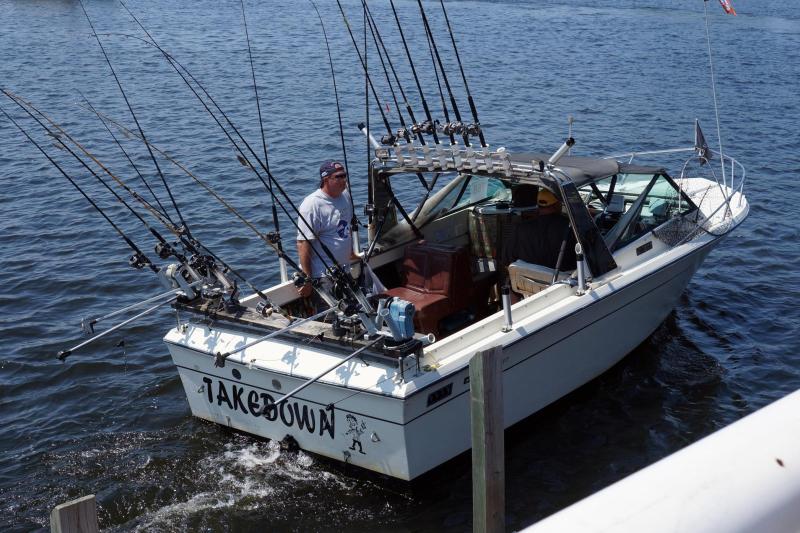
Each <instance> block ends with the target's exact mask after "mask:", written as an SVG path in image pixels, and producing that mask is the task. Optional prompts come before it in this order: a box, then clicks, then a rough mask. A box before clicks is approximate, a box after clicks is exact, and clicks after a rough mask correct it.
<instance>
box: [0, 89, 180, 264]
mask: <svg viewBox="0 0 800 533" xmlns="http://www.w3.org/2000/svg"><path fill="white" fill-rule="evenodd" d="M2 92H3V94H4V95H5V96H6V97H7V98H9V99H10V100H11V101H12V102H14V103H15V104H17V105H18V106H19V107H20V108H21V109H22V110H23V111H25V113H27V114H28V116H30V117H31V118H32V119H33V120H35V121H36V122H37V123H38V124H39V126H40V127H41V128H42V129H43V130H45V131H46V132H47V134H48V135H50V136H52V137H55V138H59V134H60V135H63V136H64V137H66V138H67V139H68V140H69V141H70V142H71V143H72V144H74V145H75V146H76V147H77V148H78V149H79V150H81V151H82V152H83V153H84V154H85V155H86V156H88V157H89V158H90V159H91V160H92V161H94V163H95V164H96V165H97V166H99V167H100V168H101V169H102V170H103V171H104V172H105V173H106V174H108V175H109V176H110V177H111V178H112V179H114V180H115V181H116V182H117V183H118V184H119V185H120V186H121V187H123V188H124V189H125V190H126V192H128V193H129V194H131V195H132V196H133V197H134V198H135V199H136V200H138V201H140V202H142V203H143V205H144V206H145V208H147V209H148V210H150V211H151V213H153V214H154V215H155V216H156V217H158V216H159V215H160V213H159V212H158V211H157V210H156V209H155V208H154V207H153V206H152V205H150V204H149V203H148V202H147V201H146V200H144V199H143V198H142V197H141V196H140V195H139V194H138V193H136V192H135V191H133V190H132V189H130V188H129V187H128V186H127V185H126V184H125V183H124V182H123V181H122V180H120V179H119V178H118V177H117V176H115V175H114V174H113V173H112V172H111V171H110V170H109V169H108V168H106V167H105V165H103V164H102V163H101V162H100V161H99V160H98V159H97V158H96V157H94V155H92V154H91V153H90V152H89V151H88V150H87V149H86V148H84V147H83V145H81V144H80V143H79V142H78V141H77V140H76V139H75V138H74V137H72V136H71V135H70V134H69V133H67V132H66V131H65V130H64V129H63V128H62V127H61V126H59V125H58V124H57V123H56V122H55V121H53V120H52V119H51V118H50V117H48V116H47V115H46V114H44V113H43V112H42V111H40V110H39V109H37V108H36V106H34V105H33V104H31V103H30V102H28V101H26V100H25V99H23V98H22V97H20V96H17V95H15V94H13V93H12V92H11V91H8V90H6V89H2ZM31 109H32V110H33V111H35V112H36V113H37V114H38V115H40V116H41V117H43V118H44V119H45V120H47V121H48V122H49V123H50V124H51V125H52V126H53V127H54V128H55V129H56V130H57V131H58V132H59V133H58V134H56V133H54V132H53V130H51V129H50V128H49V127H48V126H47V125H45V124H44V123H43V122H42V121H41V120H39V118H38V117H37V116H36V115H34V114H33V112H32V111H31ZM61 146H62V147H63V148H64V149H65V150H67V151H68V152H69V153H70V155H72V157H74V158H75V159H76V160H77V161H78V162H79V163H80V164H81V165H82V166H83V167H84V168H85V169H86V170H88V171H89V172H90V173H91V174H92V176H94V178H95V179H97V180H98V181H99V182H100V183H101V184H102V185H103V186H104V187H105V188H106V189H107V190H108V191H109V192H110V193H111V194H112V195H114V197H115V198H116V199H117V201H118V202H120V203H121V204H122V205H123V206H125V208H127V209H128V211H130V212H131V214H133V215H134V216H135V217H136V218H137V219H138V220H139V221H140V222H141V223H142V224H143V225H144V227H145V228H146V229H147V230H148V231H149V232H150V233H151V234H152V235H153V236H154V237H155V238H156V239H157V240H158V241H159V243H160V247H157V249H156V251H157V253H158V255H159V257H161V258H162V259H166V258H167V257H169V256H170V255H175V256H176V257H178V259H179V260H181V262H183V261H185V258H184V257H183V256H181V255H180V254H177V252H175V251H174V250H173V249H172V247H171V246H170V245H169V243H168V242H167V241H166V239H164V237H163V236H162V235H161V234H160V233H159V232H158V231H157V230H156V229H155V228H153V227H151V226H150V225H149V224H148V223H147V221H146V220H144V218H142V216H141V215H140V214H139V213H138V212H137V211H136V210H135V209H133V208H132V207H131V206H130V205H129V204H128V203H127V202H126V201H125V200H124V199H123V198H122V197H121V196H120V195H119V194H118V193H117V192H116V191H115V190H114V189H112V188H111V186H109V185H108V183H107V182H106V181H105V180H104V179H103V178H101V177H100V176H99V175H98V174H97V173H96V172H95V171H94V170H93V169H92V168H91V167H89V165H88V164H86V162H85V161H84V160H83V159H82V158H81V157H80V156H79V155H78V154H76V153H75V152H74V151H73V150H72V149H71V148H70V147H69V146H68V145H67V144H65V143H63V142H62V143H61Z"/></svg>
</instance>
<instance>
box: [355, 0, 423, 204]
mask: <svg viewBox="0 0 800 533" xmlns="http://www.w3.org/2000/svg"><path fill="white" fill-rule="evenodd" d="M361 5H362V6H364V11H365V13H366V15H367V17H368V22H369V28H370V32H371V33H372V40H373V42H374V43H375V50H377V52H378V59H380V61H381V66H382V67H383V73H384V75H385V76H386V84H387V85H388V86H389V90H390V91H391V93H392V99H393V100H394V105H395V108H396V109H397V116H398V117H399V118H400V126H401V130H399V131H398V132H397V133H398V137H400V136H402V137H403V138H404V139H405V140H406V143H408V144H411V135H410V134H409V132H410V131H411V129H409V127H408V126H407V125H406V121H405V119H404V118H403V113H402V111H400V104H399V103H398V102H397V96H396V95H395V92H394V88H393V87H392V82H391V80H390V79H389V71H388V70H387V69H386V63H385V62H384V59H383V53H381V48H380V46H379V44H378V36H379V34H378V36H376V34H377V31H378V27H377V25H376V24H375V21H374V19H373V18H372V15H371V14H370V12H369V7H368V6H367V3H366V0H361ZM366 22H367V21H365V23H366ZM382 42H383V40H382V39H381V43H382ZM364 46H365V48H366V45H364ZM365 55H366V54H365ZM386 59H387V60H389V61H390V65H391V59H390V58H389V54H388V53H387V54H386ZM392 70H393V71H394V67H392ZM396 77H397V76H396V74H395V78H396ZM397 82H398V85H399V83H400V80H397ZM400 90H401V91H402V86H400ZM406 104H408V102H406ZM409 109H410V106H409ZM411 120H412V121H413V120H414V118H413V114H412V115H411ZM367 131H369V127H367ZM417 133H418V135H419V138H420V139H421V141H422V144H423V145H425V138H424V137H422V134H421V133H420V132H417ZM367 143H368V144H369V140H368V141H367ZM367 153H368V157H369V150H367ZM416 175H417V179H418V180H419V182H420V184H421V185H422V186H423V187H424V188H425V191H428V192H429V191H430V187H429V185H428V182H427V181H426V180H425V177H424V176H423V175H422V173H421V172H417V173H416Z"/></svg>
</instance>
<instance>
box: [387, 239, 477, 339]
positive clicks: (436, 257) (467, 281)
mask: <svg viewBox="0 0 800 533" xmlns="http://www.w3.org/2000/svg"><path fill="white" fill-rule="evenodd" d="M469 261H470V258H469V252H468V250H467V249H466V248H455V247H452V246H445V245H438V244H427V243H425V244H415V245H411V246H408V247H407V248H406V250H405V254H404V257H403V267H402V268H403V272H402V276H403V284H402V286H400V287H395V288H393V289H390V290H388V291H387V292H386V294H388V295H389V296H395V297H397V298H402V299H403V300H407V301H409V302H411V303H413V304H414V307H415V309H416V313H415V314H414V328H415V329H416V330H417V331H419V332H421V333H433V334H434V335H437V336H438V335H439V322H440V321H441V320H442V319H443V318H445V317H447V316H449V315H451V314H453V313H455V312H457V311H461V310H464V309H466V308H467V307H468V306H469V303H470V298H471V295H472V271H471V268H470V262H469Z"/></svg>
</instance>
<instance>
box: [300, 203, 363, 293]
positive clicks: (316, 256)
mask: <svg viewBox="0 0 800 533" xmlns="http://www.w3.org/2000/svg"><path fill="white" fill-rule="evenodd" d="M299 210H300V214H301V215H302V217H298V220H297V226H298V228H299V230H298V232H297V240H298V241H311V246H312V247H313V248H314V250H316V251H313V250H312V252H311V276H312V277H315V278H319V277H321V276H322V275H323V274H324V273H325V269H326V268H327V267H328V266H330V263H331V260H330V257H328V255H327V254H326V253H325V252H324V251H323V250H322V247H321V246H320V244H319V242H318V241H317V237H318V238H319V240H320V241H322V242H323V243H325V246H327V247H328V249H329V250H330V251H331V253H333V255H334V257H335V258H336V262H337V263H339V265H342V266H343V267H344V268H345V270H349V265H350V255H351V252H352V249H353V244H352V238H351V236H350V231H351V228H350V221H351V220H352V218H353V209H352V208H351V207H350V193H349V192H348V191H344V192H343V193H342V194H341V195H339V197H337V198H332V197H331V196H328V195H327V194H326V193H325V192H324V191H323V190H322V189H317V190H316V191H314V192H312V193H311V194H309V195H308V196H306V197H305V199H304V200H303V203H301V204H300V209H299ZM303 218H305V219H306V221H307V222H308V224H309V226H310V227H311V230H309V229H308V227H309V226H306V225H305V224H304V223H303ZM320 256H321V257H320Z"/></svg>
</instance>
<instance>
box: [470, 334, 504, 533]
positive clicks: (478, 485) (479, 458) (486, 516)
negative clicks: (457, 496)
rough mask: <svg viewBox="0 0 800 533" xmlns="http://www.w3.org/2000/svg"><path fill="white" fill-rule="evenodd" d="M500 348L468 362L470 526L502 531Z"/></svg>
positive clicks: (483, 530)
mask: <svg viewBox="0 0 800 533" xmlns="http://www.w3.org/2000/svg"><path fill="white" fill-rule="evenodd" d="M502 359H503V348H502V346H496V347H494V348H491V349H489V350H484V351H482V352H478V353H476V354H475V355H474V356H473V358H472V360H471V361H470V363H469V383H470V412H471V415H472V529H473V531H476V532H487V533H494V532H500V531H504V530H505V464H504V445H505V441H504V438H503V437H504V436H503V429H504V424H503V369H502Z"/></svg>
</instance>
